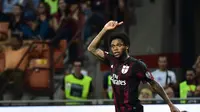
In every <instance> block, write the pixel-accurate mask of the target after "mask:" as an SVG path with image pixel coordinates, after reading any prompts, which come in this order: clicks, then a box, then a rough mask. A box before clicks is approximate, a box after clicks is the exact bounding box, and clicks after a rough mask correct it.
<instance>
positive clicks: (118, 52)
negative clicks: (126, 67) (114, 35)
mask: <svg viewBox="0 0 200 112" xmlns="http://www.w3.org/2000/svg"><path fill="white" fill-rule="evenodd" d="M126 49H127V46H125V45H124V43H123V41H122V40H121V39H114V40H112V42H111V51H112V53H113V55H114V56H115V57H116V58H119V57H121V56H122V54H123V53H124V51H125V50H126Z"/></svg>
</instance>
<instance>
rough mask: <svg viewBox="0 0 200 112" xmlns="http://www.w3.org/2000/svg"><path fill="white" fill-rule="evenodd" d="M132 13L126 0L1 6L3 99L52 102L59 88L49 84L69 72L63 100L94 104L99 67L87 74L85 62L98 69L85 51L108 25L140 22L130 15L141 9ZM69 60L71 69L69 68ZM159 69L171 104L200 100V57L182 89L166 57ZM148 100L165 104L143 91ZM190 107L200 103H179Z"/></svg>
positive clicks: (43, 0) (49, 0)
mask: <svg viewBox="0 0 200 112" xmlns="http://www.w3.org/2000/svg"><path fill="white" fill-rule="evenodd" d="M129 5H130V4H129ZM131 7H132V8H130V7H129V6H128V4H127V3H126V2H124V0H1V1H0V44H1V50H0V51H1V53H0V72H1V74H0V99H1V100H17V99H23V94H24V91H26V92H28V94H31V95H32V96H35V95H38V94H40V95H41V94H42V95H49V96H50V98H52V97H53V94H54V89H53V88H54V87H53V86H54V85H52V84H51V83H49V80H52V79H51V77H52V75H53V74H54V73H55V72H61V71H62V70H61V69H65V70H64V71H65V73H64V74H66V75H65V76H64V78H63V79H62V84H61V85H62V87H61V90H62V93H64V94H63V99H70V100H84V99H88V98H94V96H93V92H94V85H93V80H92V78H91V77H90V76H89V74H95V71H94V69H95V66H88V67H85V68H87V70H84V69H83V66H84V63H85V62H84V61H85V60H86V59H85V58H84V61H83V60H82V59H83V58H82V57H84V56H85V55H87V56H88V57H89V59H88V60H90V61H89V62H86V63H87V65H95V64H96V60H95V59H93V58H92V57H91V56H90V54H87V53H85V52H84V51H85V49H86V47H87V45H88V42H90V41H91V39H92V38H93V37H94V36H95V35H96V34H97V33H98V32H99V31H100V30H101V29H102V27H103V26H104V24H105V23H106V21H108V20H110V19H115V20H118V21H125V24H127V25H128V26H129V25H130V24H132V23H127V22H126V21H129V20H130V19H132V22H133V21H135V20H134V14H133V15H132V16H130V17H132V18H129V17H126V16H127V15H129V14H127V13H128V11H133V12H134V10H135V7H134V6H131ZM128 8H129V9H128ZM127 18H128V19H127ZM129 22H130V21H129ZM133 24H135V23H134V22H133ZM128 26H127V27H126V29H125V30H126V31H127V33H128V30H127V29H128ZM33 43H34V44H33ZM80 58H81V59H80ZM65 59H67V64H66V65H64V64H63V63H64V61H65ZM52 60H53V61H52ZM68 64H71V65H72V67H70V66H68ZM52 65H54V66H52ZM158 65H159V66H158V69H156V70H155V71H152V74H153V76H154V78H155V80H156V81H158V82H159V83H160V84H161V85H162V86H163V87H164V90H165V91H166V93H167V95H168V96H169V97H170V98H175V97H176V98H189V97H200V57H198V59H197V61H196V63H195V64H194V66H193V67H191V68H190V69H188V70H187V71H185V74H183V76H184V77H185V81H183V82H180V83H179V82H178V81H177V78H176V77H177V74H176V73H175V72H173V71H171V70H169V68H168V67H167V57H166V56H160V57H159V59H158ZM66 66H67V67H66ZM53 68H54V69H53ZM71 68H73V69H71ZM52 69H53V70H52ZM66 69H67V70H66ZM88 71H90V72H88ZM62 73H63V72H62ZM13 74H14V75H13ZM27 74H28V75H27ZM109 76H110V74H109V72H108V73H106V74H105V76H104V80H103V90H104V95H103V96H104V98H105V99H112V98H113V95H112V88H111V82H110V80H109ZM148 98H156V99H158V100H159V99H160V97H159V96H158V95H156V94H154V92H153V91H152V89H151V88H149V87H148V86H147V87H141V88H140V93H139V99H141V100H142V99H148ZM24 99H27V98H24ZM29 99H32V97H31V98H30V97H29ZM175 102H176V101H175ZM188 102H189V103H197V102H199V101H194V100H192V101H187V100H182V101H181V102H176V103H188ZM143 103H148V104H149V103H153V101H144V102H143ZM156 103H164V102H163V101H162V100H160V101H156ZM69 104H75V103H69ZM76 104H77V103H76Z"/></svg>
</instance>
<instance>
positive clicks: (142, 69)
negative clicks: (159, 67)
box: [136, 61, 154, 83]
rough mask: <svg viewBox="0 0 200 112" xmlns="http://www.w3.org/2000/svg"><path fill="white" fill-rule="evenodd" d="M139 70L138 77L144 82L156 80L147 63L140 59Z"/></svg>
mask: <svg viewBox="0 0 200 112" xmlns="http://www.w3.org/2000/svg"><path fill="white" fill-rule="evenodd" d="M137 66H138V67H137V68H138V71H137V75H136V76H137V78H138V79H139V80H140V81H142V82H143V83H146V82H149V81H152V80H154V77H153V75H152V74H151V72H150V71H149V70H148V68H147V65H146V64H145V63H144V62H143V61H138V65H137Z"/></svg>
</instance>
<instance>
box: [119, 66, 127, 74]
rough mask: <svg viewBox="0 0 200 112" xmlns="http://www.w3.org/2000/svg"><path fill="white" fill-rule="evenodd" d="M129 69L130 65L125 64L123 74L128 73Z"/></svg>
mask: <svg viewBox="0 0 200 112" xmlns="http://www.w3.org/2000/svg"><path fill="white" fill-rule="evenodd" d="M128 69H129V66H127V65H123V67H122V70H121V72H122V74H125V73H127V72H128Z"/></svg>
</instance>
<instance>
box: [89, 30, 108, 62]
mask: <svg viewBox="0 0 200 112" xmlns="http://www.w3.org/2000/svg"><path fill="white" fill-rule="evenodd" d="M106 31H107V30H106V29H102V30H101V32H100V33H99V34H98V35H97V36H96V37H95V38H94V39H93V40H92V42H91V43H90V45H89V46H88V51H89V52H91V53H92V54H93V55H95V56H96V57H97V58H99V59H101V60H103V59H104V52H103V50H101V49H99V48H98V45H99V43H100V42H101V39H102V37H103V35H104V34H105V33H106Z"/></svg>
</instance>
